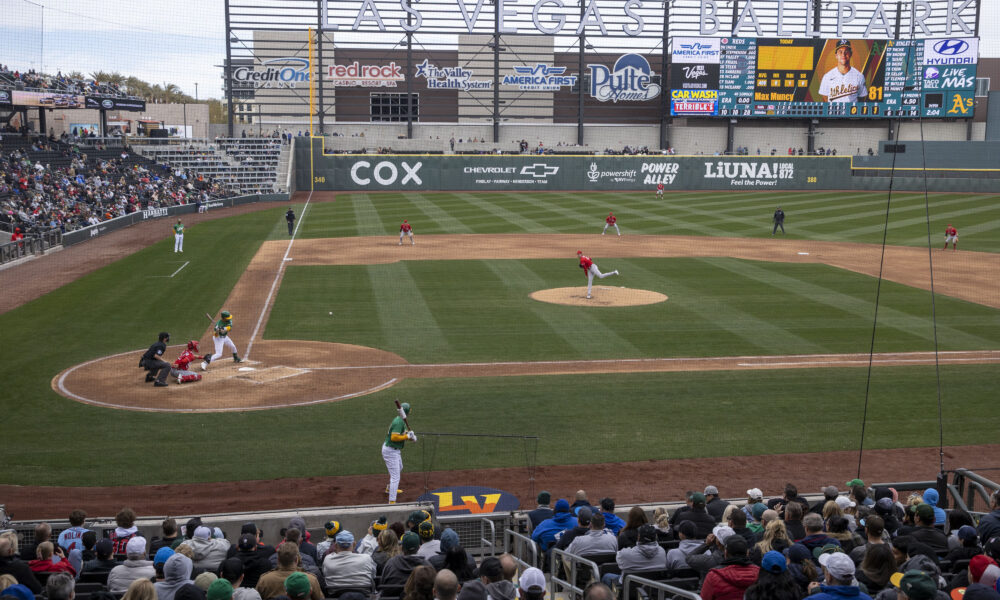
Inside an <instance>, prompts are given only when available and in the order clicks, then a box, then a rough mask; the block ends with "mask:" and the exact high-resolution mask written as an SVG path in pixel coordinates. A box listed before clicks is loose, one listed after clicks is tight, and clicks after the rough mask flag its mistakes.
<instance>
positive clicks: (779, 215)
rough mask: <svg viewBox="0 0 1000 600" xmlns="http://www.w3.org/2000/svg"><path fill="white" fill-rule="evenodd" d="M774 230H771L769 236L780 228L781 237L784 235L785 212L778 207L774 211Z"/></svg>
mask: <svg viewBox="0 0 1000 600" xmlns="http://www.w3.org/2000/svg"><path fill="white" fill-rule="evenodd" d="M772 220H773V221H774V229H772V230H771V235H774V234H775V233H777V232H778V228H779V227H781V235H785V211H783V210H781V207H780V206H779V207H778V210H776V211H774V217H773V219H772Z"/></svg>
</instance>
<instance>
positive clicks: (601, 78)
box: [587, 54, 660, 102]
mask: <svg viewBox="0 0 1000 600" xmlns="http://www.w3.org/2000/svg"><path fill="white" fill-rule="evenodd" d="M587 67H588V68H589V69H590V95H591V96H593V97H594V98H597V99H598V100H600V101H601V102H607V101H608V100H611V101H612V102H618V101H619V100H621V101H625V102H629V101H633V102H642V101H644V100H652V99H653V98H656V97H657V96H659V95H660V84H658V83H653V77H655V73H653V70H652V69H650V68H649V61H648V60H646V58H645V57H644V56H642V55H640V54H624V55H622V56H621V57H619V58H618V60H617V61H616V62H615V66H614V70H609V69H608V68H607V67H606V66H604V65H587Z"/></svg>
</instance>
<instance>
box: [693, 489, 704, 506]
mask: <svg viewBox="0 0 1000 600" xmlns="http://www.w3.org/2000/svg"><path fill="white" fill-rule="evenodd" d="M704 503H705V494H702V493H701V492H695V493H693V494H691V504H704Z"/></svg>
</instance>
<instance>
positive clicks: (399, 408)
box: [394, 398, 413, 431]
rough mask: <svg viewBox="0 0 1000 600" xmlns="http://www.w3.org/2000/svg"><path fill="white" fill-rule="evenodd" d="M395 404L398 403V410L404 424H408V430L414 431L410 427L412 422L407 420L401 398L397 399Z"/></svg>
mask: <svg viewBox="0 0 1000 600" xmlns="http://www.w3.org/2000/svg"><path fill="white" fill-rule="evenodd" d="M394 402H395V403H396V410H398V411H399V416H401V417H403V423H406V428H407V429H409V430H410V431H413V428H412V427H410V422H409V421H407V420H406V413H405V412H403V405H402V404H400V403H399V398H396V399H395V400H394Z"/></svg>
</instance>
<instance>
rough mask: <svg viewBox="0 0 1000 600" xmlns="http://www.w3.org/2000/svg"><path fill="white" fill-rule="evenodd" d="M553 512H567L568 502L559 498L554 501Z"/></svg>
mask: <svg viewBox="0 0 1000 600" xmlns="http://www.w3.org/2000/svg"><path fill="white" fill-rule="evenodd" d="M553 510H554V511H555V512H557V513H564V512H569V502H567V501H566V499H565V498H560V499H558V500H556V506H555V508H554V509H553Z"/></svg>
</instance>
